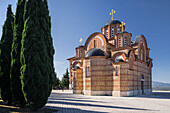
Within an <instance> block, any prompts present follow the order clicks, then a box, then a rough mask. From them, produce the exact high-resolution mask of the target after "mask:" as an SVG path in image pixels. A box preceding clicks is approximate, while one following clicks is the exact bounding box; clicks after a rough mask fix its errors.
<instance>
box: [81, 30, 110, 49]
mask: <svg viewBox="0 0 170 113" xmlns="http://www.w3.org/2000/svg"><path fill="white" fill-rule="evenodd" d="M95 37H97V38H99V39H100V40H101V41H102V45H103V46H104V47H105V46H106V43H107V42H108V40H107V38H106V37H105V36H104V35H103V34H101V33H99V32H96V33H93V34H91V35H90V36H89V37H88V39H87V40H86V43H85V45H84V48H85V50H87V49H88V45H89V43H90V41H91V40H92V39H93V38H95Z"/></svg>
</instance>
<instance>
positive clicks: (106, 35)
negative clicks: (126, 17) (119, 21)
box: [106, 29, 108, 38]
mask: <svg viewBox="0 0 170 113" xmlns="http://www.w3.org/2000/svg"><path fill="white" fill-rule="evenodd" d="M106 37H107V38H108V29H106Z"/></svg>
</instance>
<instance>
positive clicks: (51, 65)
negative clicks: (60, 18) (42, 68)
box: [42, 0, 56, 96]
mask: <svg viewBox="0 0 170 113" xmlns="http://www.w3.org/2000/svg"><path fill="white" fill-rule="evenodd" d="M43 9H44V10H43V11H44V12H42V15H44V16H45V21H44V22H45V24H43V25H44V26H43V29H44V30H45V42H46V46H47V51H48V57H49V61H48V62H47V63H48V64H47V65H48V68H49V69H48V70H49V84H50V89H49V96H50V94H51V90H52V86H53V83H54V80H55V77H56V74H55V72H54V70H55V69H54V62H53V60H54V59H53V56H54V53H55V50H54V47H53V39H52V37H51V17H50V16H49V10H48V3H47V0H44V1H43Z"/></svg>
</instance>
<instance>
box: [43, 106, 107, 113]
mask: <svg viewBox="0 0 170 113" xmlns="http://www.w3.org/2000/svg"><path fill="white" fill-rule="evenodd" d="M49 107H50V108H51V109H57V110H58V111H59V112H60V111H61V112H60V113H63V111H64V113H108V112H99V111H90V110H82V109H78V108H64V107H56V106H55V107H54V106H53V107H51V106H45V108H49Z"/></svg>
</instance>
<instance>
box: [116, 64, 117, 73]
mask: <svg viewBox="0 0 170 113" xmlns="http://www.w3.org/2000/svg"><path fill="white" fill-rule="evenodd" d="M116 75H117V66H116Z"/></svg>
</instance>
